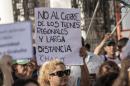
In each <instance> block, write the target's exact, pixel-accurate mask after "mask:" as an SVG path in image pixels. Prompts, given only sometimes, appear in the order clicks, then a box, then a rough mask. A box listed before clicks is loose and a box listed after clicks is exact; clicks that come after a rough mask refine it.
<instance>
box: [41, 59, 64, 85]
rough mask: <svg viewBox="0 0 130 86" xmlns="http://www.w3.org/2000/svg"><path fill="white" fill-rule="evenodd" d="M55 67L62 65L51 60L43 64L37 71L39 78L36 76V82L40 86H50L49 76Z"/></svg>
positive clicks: (60, 62) (57, 61)
mask: <svg viewBox="0 0 130 86" xmlns="http://www.w3.org/2000/svg"><path fill="white" fill-rule="evenodd" d="M57 65H64V63H63V62H62V61H60V60H57V59H56V60H51V61H48V62H45V63H44V64H43V65H42V66H41V68H40V71H39V76H38V82H39V84H40V86H50V83H49V80H48V78H49V74H50V73H51V72H53V71H54V70H55V69H56V66H57Z"/></svg>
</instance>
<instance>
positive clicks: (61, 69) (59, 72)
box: [38, 60, 70, 86]
mask: <svg viewBox="0 0 130 86" xmlns="http://www.w3.org/2000/svg"><path fill="white" fill-rule="evenodd" d="M39 73H40V74H39V77H38V82H39V84H40V86H68V79H69V77H68V76H69V75H70V70H69V69H68V70H67V69H66V68H65V65H64V63H63V62H61V61H59V60H52V61H48V62H46V63H44V64H43V65H42V67H41V69H40V72H39Z"/></svg>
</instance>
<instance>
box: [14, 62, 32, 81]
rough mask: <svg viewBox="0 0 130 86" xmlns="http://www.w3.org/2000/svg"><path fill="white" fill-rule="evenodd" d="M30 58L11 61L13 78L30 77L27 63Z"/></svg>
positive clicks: (30, 73)
mask: <svg viewBox="0 0 130 86" xmlns="http://www.w3.org/2000/svg"><path fill="white" fill-rule="evenodd" d="M29 63H30V60H14V61H13V70H14V71H13V79H14V81H15V80H17V79H28V78H31V76H32V72H30V70H29V66H28V64H29Z"/></svg>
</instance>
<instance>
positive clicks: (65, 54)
mask: <svg viewBox="0 0 130 86" xmlns="http://www.w3.org/2000/svg"><path fill="white" fill-rule="evenodd" d="M35 25H36V26H35V31H36V57H37V62H38V64H39V65H40V64H42V63H43V62H45V61H48V60H53V59H60V60H61V61H63V62H64V63H65V64H67V65H81V64H82V58H81V57H80V56H79V49H80V48H81V31H80V10H79V9H63V8H42V7H41V8H35Z"/></svg>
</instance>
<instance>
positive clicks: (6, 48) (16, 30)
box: [0, 22, 33, 59]
mask: <svg viewBox="0 0 130 86" xmlns="http://www.w3.org/2000/svg"><path fill="white" fill-rule="evenodd" d="M31 31H32V28H31V23H30V22H19V23H14V24H5V25H0V57H1V56H2V55H4V54H5V53H6V54H9V55H11V56H12V57H13V59H24V58H31V57H32V56H33V52H32V51H33V49H32V35H31V33H32V32H31Z"/></svg>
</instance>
